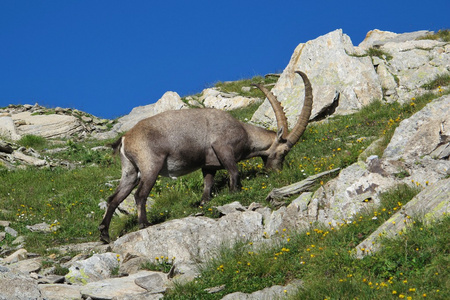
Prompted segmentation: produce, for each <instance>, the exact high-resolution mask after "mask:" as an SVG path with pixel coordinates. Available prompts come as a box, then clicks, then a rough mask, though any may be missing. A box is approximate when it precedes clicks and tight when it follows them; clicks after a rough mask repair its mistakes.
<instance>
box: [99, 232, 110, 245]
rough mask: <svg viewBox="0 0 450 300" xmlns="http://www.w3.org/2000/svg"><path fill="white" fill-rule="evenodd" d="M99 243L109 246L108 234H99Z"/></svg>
mask: <svg viewBox="0 0 450 300" xmlns="http://www.w3.org/2000/svg"><path fill="white" fill-rule="evenodd" d="M100 241H101V242H102V243H103V244H109V243H111V239H110V238H109V234H103V233H101V234H100Z"/></svg>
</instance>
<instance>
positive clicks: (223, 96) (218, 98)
mask: <svg viewBox="0 0 450 300" xmlns="http://www.w3.org/2000/svg"><path fill="white" fill-rule="evenodd" d="M199 101H200V102H201V103H202V104H203V106H204V107H207V108H217V109H221V110H234V109H238V108H243V107H247V106H249V105H252V104H255V103H258V102H260V101H261V99H259V98H248V97H243V96H239V95H237V94H228V93H222V92H220V91H219V90H218V89H217V88H209V89H205V90H203V93H202V96H201V97H200V99H199Z"/></svg>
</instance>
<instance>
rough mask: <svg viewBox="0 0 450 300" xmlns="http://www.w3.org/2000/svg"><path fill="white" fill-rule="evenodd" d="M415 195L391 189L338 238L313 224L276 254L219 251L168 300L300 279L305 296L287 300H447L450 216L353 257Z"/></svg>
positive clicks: (243, 247)
mask: <svg viewBox="0 0 450 300" xmlns="http://www.w3.org/2000/svg"><path fill="white" fill-rule="evenodd" d="M418 191H419V190H418V189H412V188H408V187H406V186H400V187H398V188H396V189H393V190H391V191H389V192H387V193H385V194H384V195H383V196H382V205H381V207H379V208H378V209H377V210H376V211H371V212H370V213H367V214H362V215H358V216H356V217H355V218H354V220H355V221H353V222H348V223H342V224H339V226H338V227H339V230H338V228H334V227H331V226H327V227H323V226H322V227H321V226H316V225H315V224H311V227H310V229H309V230H308V231H307V232H306V233H303V234H289V233H288V232H280V233H279V234H278V235H279V239H280V241H279V244H277V245H275V246H271V247H267V246H265V247H260V246H257V245H253V244H252V243H249V242H245V241H240V242H238V243H236V244H235V245H233V246H232V247H230V248H227V247H223V248H221V249H220V251H219V253H218V255H217V256H216V257H215V258H214V259H213V260H211V261H210V262H208V263H207V264H206V265H205V266H203V268H202V269H201V275H200V276H199V277H198V278H197V279H196V281H195V282H191V283H188V284H186V285H176V287H175V289H173V290H172V291H170V292H169V293H168V295H167V296H166V298H167V299H221V298H222V297H223V296H224V295H225V294H228V293H232V292H235V291H241V292H246V293H251V292H254V291H256V290H260V289H262V288H263V287H265V286H271V285H275V284H280V285H285V284H287V283H289V282H290V281H291V280H293V279H295V278H300V279H302V280H303V281H304V285H303V288H302V289H300V290H299V291H298V293H297V294H296V295H292V299H355V298H358V299H381V298H383V297H392V296H393V295H395V296H394V297H396V298H397V297H398V296H399V295H405V298H406V297H407V296H414V298H415V299H417V298H419V297H420V298H422V297H423V295H424V294H426V295H428V297H430V298H432V299H446V296H448V291H449V288H450V286H449V283H450V281H449V276H448V275H449V273H450V271H449V270H448V263H449V251H450V247H449V245H450V243H449V242H450V237H449V236H448V234H447V230H448V227H449V225H450V217H448V216H447V217H445V218H444V220H443V221H442V222H440V223H437V224H435V225H434V226H432V227H425V226H424V225H423V224H422V223H421V222H420V221H419V220H416V221H415V222H414V225H413V226H412V227H411V228H409V230H408V231H407V232H406V233H404V234H403V235H402V236H401V237H400V238H399V239H394V240H385V241H384V249H383V250H382V251H380V252H379V253H376V254H374V255H373V256H368V257H365V258H364V259H362V260H357V259H354V257H353V252H352V250H353V248H354V247H355V246H356V245H357V244H359V242H361V241H362V240H363V239H364V238H365V237H366V236H367V235H369V234H370V233H371V232H373V231H374V230H376V229H377V228H378V227H379V226H380V225H381V224H382V223H383V222H385V221H386V220H388V219H389V218H390V216H391V215H392V214H393V213H395V212H396V211H397V210H398V209H399V207H400V206H399V205H404V204H406V203H407V202H408V201H409V200H410V199H411V198H412V197H413V196H414V195H415V194H417V193H418ZM374 216H376V219H374ZM223 284H224V285H225V289H224V290H223V291H221V292H219V293H217V294H208V293H207V292H205V289H206V288H210V287H214V286H219V285H223ZM394 291H395V293H394ZM393 293H394V294H393Z"/></svg>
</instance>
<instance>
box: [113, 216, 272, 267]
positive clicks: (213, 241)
mask: <svg viewBox="0 0 450 300" xmlns="http://www.w3.org/2000/svg"><path fill="white" fill-rule="evenodd" d="M263 232H264V227H263V224H262V215H261V214H259V213H257V212H253V211H244V212H235V213H230V214H227V215H226V216H224V217H222V218H220V219H217V220H215V219H210V218H206V217H187V218H183V219H177V220H171V221H168V222H165V223H162V224H158V225H154V226H150V227H148V228H146V229H143V230H139V231H137V232H132V233H130V234H127V235H125V236H123V237H121V238H119V239H118V240H116V241H115V242H114V244H113V251H114V252H116V253H120V254H122V255H123V256H125V255H126V254H127V253H129V254H131V255H136V256H142V257H147V258H149V259H152V260H154V258H155V257H160V256H161V255H163V256H167V257H169V258H173V257H175V264H176V266H178V265H179V264H181V263H191V264H195V263H198V262H202V261H204V260H205V259H207V257H210V256H211V255H212V254H213V253H214V251H215V250H216V249H217V248H218V247H219V246H221V245H223V244H227V243H231V242H235V241H237V240H238V239H243V240H247V239H249V240H257V239H260V238H262V235H263Z"/></svg>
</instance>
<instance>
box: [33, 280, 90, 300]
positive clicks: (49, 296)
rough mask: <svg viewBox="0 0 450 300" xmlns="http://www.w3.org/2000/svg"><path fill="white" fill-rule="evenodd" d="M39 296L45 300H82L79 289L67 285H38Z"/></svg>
mask: <svg viewBox="0 0 450 300" xmlns="http://www.w3.org/2000/svg"><path fill="white" fill-rule="evenodd" d="M38 287H39V290H40V292H41V295H42V297H43V298H44V299H46V300H61V299H82V298H81V293H80V290H79V289H80V287H79V286H75V285H67V284H39V285H38Z"/></svg>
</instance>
